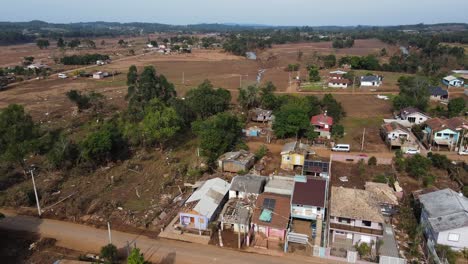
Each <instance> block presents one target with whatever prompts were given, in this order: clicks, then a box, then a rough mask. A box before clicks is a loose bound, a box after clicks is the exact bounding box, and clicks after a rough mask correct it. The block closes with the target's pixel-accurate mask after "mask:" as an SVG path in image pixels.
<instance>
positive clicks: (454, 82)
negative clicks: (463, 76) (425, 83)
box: [442, 75, 464, 87]
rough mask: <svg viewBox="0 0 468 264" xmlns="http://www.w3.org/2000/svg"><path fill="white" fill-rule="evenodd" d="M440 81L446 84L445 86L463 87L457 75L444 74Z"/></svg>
mask: <svg viewBox="0 0 468 264" xmlns="http://www.w3.org/2000/svg"><path fill="white" fill-rule="evenodd" d="M442 83H443V84H445V85H447V86H453V87H463V84H464V81H463V80H460V79H458V78H457V77H455V76H453V75H449V76H446V77H444V78H443V79H442Z"/></svg>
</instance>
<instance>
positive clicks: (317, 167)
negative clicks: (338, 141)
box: [302, 160, 330, 178]
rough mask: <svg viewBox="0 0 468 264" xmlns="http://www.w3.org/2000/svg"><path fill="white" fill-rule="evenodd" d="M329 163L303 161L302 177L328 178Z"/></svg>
mask: <svg viewBox="0 0 468 264" xmlns="http://www.w3.org/2000/svg"><path fill="white" fill-rule="evenodd" d="M329 171H330V163H329V162H327V161H320V160H305V161H304V167H303V168H302V175H305V176H315V177H322V178H329Z"/></svg>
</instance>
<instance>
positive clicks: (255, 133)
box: [242, 126, 262, 137]
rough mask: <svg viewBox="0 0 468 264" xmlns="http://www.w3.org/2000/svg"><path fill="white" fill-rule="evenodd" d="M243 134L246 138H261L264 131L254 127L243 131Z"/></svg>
mask: <svg viewBox="0 0 468 264" xmlns="http://www.w3.org/2000/svg"><path fill="white" fill-rule="evenodd" d="M242 132H243V133H244V134H245V136H246V137H259V136H260V135H261V133H262V129H261V128H260V127H258V126H253V127H249V128H247V129H242Z"/></svg>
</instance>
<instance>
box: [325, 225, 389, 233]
mask: <svg viewBox="0 0 468 264" xmlns="http://www.w3.org/2000/svg"><path fill="white" fill-rule="evenodd" d="M330 228H333V229H339V230H345V231H350V232H354V233H363V234H371V235H375V236H382V235H383V230H378V229H372V228H367V227H360V226H350V225H345V224H337V223H330Z"/></svg>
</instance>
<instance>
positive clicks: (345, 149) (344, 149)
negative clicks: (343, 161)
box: [331, 144, 351, 152]
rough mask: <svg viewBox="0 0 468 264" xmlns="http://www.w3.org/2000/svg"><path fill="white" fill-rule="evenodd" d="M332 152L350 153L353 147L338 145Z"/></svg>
mask: <svg viewBox="0 0 468 264" xmlns="http://www.w3.org/2000/svg"><path fill="white" fill-rule="evenodd" d="M331 150H332V151H339V152H349V151H350V150H351V146H350V145H349V144H337V145H336V146H334V147H333V148H332V149H331Z"/></svg>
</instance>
